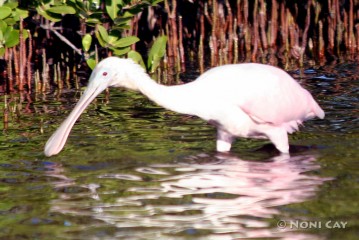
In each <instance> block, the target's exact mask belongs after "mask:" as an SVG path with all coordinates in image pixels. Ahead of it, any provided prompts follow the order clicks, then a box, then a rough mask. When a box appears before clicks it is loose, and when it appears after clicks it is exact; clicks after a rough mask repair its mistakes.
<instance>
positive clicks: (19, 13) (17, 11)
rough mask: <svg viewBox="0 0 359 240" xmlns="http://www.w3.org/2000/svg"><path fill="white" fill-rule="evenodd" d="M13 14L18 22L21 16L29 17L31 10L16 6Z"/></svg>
mask: <svg viewBox="0 0 359 240" xmlns="http://www.w3.org/2000/svg"><path fill="white" fill-rule="evenodd" d="M12 16H13V18H14V20H15V21H17V22H18V21H20V18H22V19H24V18H27V17H28V16H29V12H28V11H26V10H22V9H19V8H16V9H15V12H13V13H12Z"/></svg>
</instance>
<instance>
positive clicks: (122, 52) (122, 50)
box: [111, 47, 131, 56]
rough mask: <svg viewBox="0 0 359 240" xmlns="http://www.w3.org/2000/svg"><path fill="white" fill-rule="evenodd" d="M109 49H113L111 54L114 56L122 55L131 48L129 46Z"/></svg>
mask: <svg viewBox="0 0 359 240" xmlns="http://www.w3.org/2000/svg"><path fill="white" fill-rule="evenodd" d="M111 49H112V50H113V54H115V55H116V56H123V55H124V54H126V53H128V52H129V51H130V50H131V48H130V47H126V48H120V49H115V48H111Z"/></svg>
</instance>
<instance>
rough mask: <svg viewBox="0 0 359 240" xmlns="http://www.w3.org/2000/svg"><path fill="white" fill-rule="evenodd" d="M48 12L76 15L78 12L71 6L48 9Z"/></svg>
mask: <svg viewBox="0 0 359 240" xmlns="http://www.w3.org/2000/svg"><path fill="white" fill-rule="evenodd" d="M47 12H51V13H57V14H75V13H76V10H75V9H74V8H73V7H71V6H55V7H51V8H49V9H47Z"/></svg>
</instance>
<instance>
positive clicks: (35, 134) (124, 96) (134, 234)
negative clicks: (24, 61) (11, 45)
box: [0, 62, 359, 239]
mask: <svg viewBox="0 0 359 240" xmlns="http://www.w3.org/2000/svg"><path fill="white" fill-rule="evenodd" d="M290 73H291V74H292V75H293V76H294V77H295V78H296V79H297V80H298V81H299V82H300V83H301V84H302V85H303V86H305V88H307V89H308V90H309V91H310V92H312V94H313V95H314V96H315V98H316V99H317V100H318V102H319V104H320V105H321V106H322V107H323V109H324V110H325V112H326V118H325V119H324V120H312V121H308V122H306V123H305V125H304V127H302V128H301V131H300V132H298V133H295V134H293V135H291V136H290V142H291V144H292V145H294V148H293V153H292V154H291V156H281V155H278V153H277V152H276V151H275V150H274V149H273V147H271V145H270V144H269V143H268V142H265V141H257V140H244V139H238V140H237V141H236V143H235V144H234V147H233V151H232V153H231V154H217V153H216V152H215V151H214V149H215V130H214V129H213V128H212V127H211V126H209V125H208V124H206V123H205V122H203V121H202V120H200V119H198V118H195V117H190V116H183V115H180V114H176V113H173V112H170V111H167V110H164V109H162V108H161V107H158V106H156V105H154V104H153V103H151V102H150V101H148V100H147V99H146V98H144V97H143V96H141V95H140V94H137V93H132V92H127V91H123V90H121V89H113V90H111V94H110V98H109V99H110V101H107V100H106V98H105V96H104V95H102V96H100V97H98V98H97V100H96V102H94V103H93V104H91V106H90V107H89V108H88V110H87V111H86V112H85V113H84V114H83V115H82V117H81V119H80V120H79V121H78V122H77V124H76V125H75V127H74V129H73V131H72V133H71V136H70V138H69V141H68V143H67V144H66V145H65V148H64V150H63V151H62V152H61V153H60V154H59V155H57V156H54V157H51V158H47V157H45V156H44V155H43V154H42V150H43V146H44V144H45V142H46V140H47V138H48V137H49V136H50V135H51V134H52V132H53V131H54V130H55V129H56V128H57V127H58V125H59V124H60V123H61V122H62V120H63V119H64V118H65V117H66V116H67V115H68V114H69V112H70V111H71V109H72V108H73V106H74V104H75V103H76V102H77V100H78V98H79V97H80V94H81V93H80V92H76V91H73V90H66V91H63V92H62V93H61V94H59V93H57V92H51V93H48V94H46V95H35V94H33V95H30V96H26V95H19V94H14V95H12V96H7V101H8V106H9V108H8V110H9V123H8V124H4V123H3V125H2V128H3V134H2V135H1V137H0V138H1V145H0V154H1V158H0V199H1V201H0V229H1V230H2V231H1V233H0V239H235V238H255V239H263V238H275V239H276V238H278V239H338V238H340V239H357V238H358V236H359V220H358V214H359V205H358V199H359V162H358V159H359V156H358V137H359V136H358V77H357V76H358V75H359V67H358V64H356V63H351V62H346V63H340V64H338V63H336V64H332V65H326V66H322V67H315V68H312V69H309V68H308V69H306V71H304V73H300V72H298V71H291V72H290ZM184 77H185V76H184ZM2 101H4V97H2ZM2 106H4V103H3V104H2ZM328 221H332V222H333V223H334V222H339V221H341V222H347V224H346V225H345V227H342V228H339V227H336V228H333V225H330V226H331V227H330V226H329V227H328V226H325V223H327V222H328ZM283 222H284V223H285V224H286V225H285V226H284V225H281V224H282V223H283ZM296 222H300V223H303V222H304V223H308V222H312V223H318V222H320V223H322V224H323V225H321V227H320V228H319V225H318V224H317V225H316V227H305V225H303V224H302V227H299V228H298V227H295V226H294V227H293V225H290V224H292V223H296Z"/></svg>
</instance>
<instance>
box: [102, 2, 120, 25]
mask: <svg viewBox="0 0 359 240" xmlns="http://www.w3.org/2000/svg"><path fill="white" fill-rule="evenodd" d="M105 3H106V12H107V14H108V15H109V16H110V18H111V19H112V20H113V21H114V20H115V18H116V17H117V14H118V11H119V10H120V8H119V7H118V3H117V1H116V0H105Z"/></svg>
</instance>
